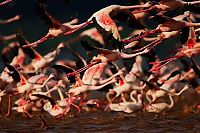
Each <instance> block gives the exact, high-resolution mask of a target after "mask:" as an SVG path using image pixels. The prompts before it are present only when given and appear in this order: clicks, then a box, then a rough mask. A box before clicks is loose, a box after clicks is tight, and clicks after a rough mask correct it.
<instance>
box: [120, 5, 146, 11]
mask: <svg viewBox="0 0 200 133" xmlns="http://www.w3.org/2000/svg"><path fill="white" fill-rule="evenodd" d="M144 7H149V5H148V4H143V5H133V6H120V9H121V10H131V9H136V8H144Z"/></svg>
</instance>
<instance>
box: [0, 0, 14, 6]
mask: <svg viewBox="0 0 200 133" xmlns="http://www.w3.org/2000/svg"><path fill="white" fill-rule="evenodd" d="M11 1H12V0H6V1H4V2H1V3H0V6H2V5H5V4H7V3H9V2H11Z"/></svg>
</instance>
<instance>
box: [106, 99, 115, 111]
mask: <svg viewBox="0 0 200 133" xmlns="http://www.w3.org/2000/svg"><path fill="white" fill-rule="evenodd" d="M116 98H117V97H116V96H115V97H114V98H113V99H111V100H110V102H109V103H108V104H107V105H106V107H105V109H104V111H106V110H107V109H108V107H109V105H110V104H111V103H112V102H113V101H114V100H115V99H116Z"/></svg>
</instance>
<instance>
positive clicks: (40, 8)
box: [35, 0, 62, 28]
mask: <svg viewBox="0 0 200 133" xmlns="http://www.w3.org/2000/svg"><path fill="white" fill-rule="evenodd" d="M45 7H46V2H45V1H44V0H37V2H36V5H35V10H36V12H37V14H38V15H39V16H41V19H43V20H44V21H45V23H46V25H47V26H48V27H50V28H58V27H61V26H62V24H61V23H60V22H59V21H58V20H56V19H55V18H53V17H52V16H51V15H50V14H49V13H48V12H47V11H46V10H45Z"/></svg>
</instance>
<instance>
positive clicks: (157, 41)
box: [133, 39, 161, 52]
mask: <svg viewBox="0 0 200 133" xmlns="http://www.w3.org/2000/svg"><path fill="white" fill-rule="evenodd" d="M159 43H161V41H160V40H158V39H156V40H154V41H153V42H151V43H149V44H148V45H146V46H144V47H142V48H140V49H136V50H133V52H139V51H142V50H144V49H146V48H148V47H150V46H152V45H153V46H156V45H158V44H159Z"/></svg>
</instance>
